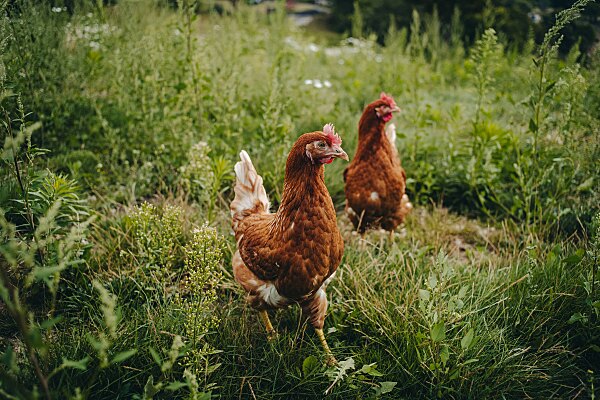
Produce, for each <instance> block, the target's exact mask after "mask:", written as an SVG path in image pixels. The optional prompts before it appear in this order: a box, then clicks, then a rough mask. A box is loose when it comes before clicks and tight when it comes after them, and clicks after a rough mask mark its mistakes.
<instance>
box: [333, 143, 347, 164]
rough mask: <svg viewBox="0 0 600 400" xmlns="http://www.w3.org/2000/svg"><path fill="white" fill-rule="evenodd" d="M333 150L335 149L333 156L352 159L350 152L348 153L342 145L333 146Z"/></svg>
mask: <svg viewBox="0 0 600 400" xmlns="http://www.w3.org/2000/svg"><path fill="white" fill-rule="evenodd" d="M332 150H333V154H331V155H332V156H334V157H337V158H341V159H342V160H346V161H350V158H348V154H346V152H345V151H344V149H342V147H341V146H333V147H332Z"/></svg>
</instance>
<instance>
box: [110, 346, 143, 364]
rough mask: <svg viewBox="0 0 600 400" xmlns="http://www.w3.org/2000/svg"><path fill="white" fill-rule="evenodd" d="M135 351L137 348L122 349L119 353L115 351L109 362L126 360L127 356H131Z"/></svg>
mask: <svg viewBox="0 0 600 400" xmlns="http://www.w3.org/2000/svg"><path fill="white" fill-rule="evenodd" d="M135 353H137V349H131V350H126V351H122V352H120V353H117V355H116V356H115V357H114V358H113V359H112V360H111V362H110V363H111V364H116V363H120V362H123V361H125V360H127V359H128V358H129V357H131V356H133V355H134V354H135Z"/></svg>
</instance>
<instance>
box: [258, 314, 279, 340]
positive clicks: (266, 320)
mask: <svg viewBox="0 0 600 400" xmlns="http://www.w3.org/2000/svg"><path fill="white" fill-rule="evenodd" d="M258 313H259V315H260V319H262V322H263V324H265V328H266V329H267V338H268V339H269V340H272V339H275V336H277V333H276V332H275V328H273V325H272V324H271V320H270V319H269V314H267V312H266V311H265V310H261V311H259V312H258Z"/></svg>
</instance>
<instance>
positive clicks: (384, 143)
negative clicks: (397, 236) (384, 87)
mask: <svg viewBox="0 0 600 400" xmlns="http://www.w3.org/2000/svg"><path fill="white" fill-rule="evenodd" d="M397 111H400V109H399V108H398V107H397V106H396V103H395V102H394V99H393V98H392V97H391V96H388V95H386V94H385V93H382V94H381V96H380V98H379V99H378V100H376V101H374V102H372V103H371V104H369V105H368V106H367V107H366V108H365V110H364V112H363V114H362V117H361V118H360V122H359V123H358V147H357V150H356V154H355V156H354V158H353V160H352V162H351V163H350V165H349V166H348V167H347V168H346V170H345V171H344V182H345V183H346V186H345V189H344V190H345V192H346V213H347V214H348V216H349V217H350V220H351V221H352V223H353V225H354V228H355V229H356V230H358V231H359V232H360V233H364V232H365V231H366V230H367V229H369V228H383V229H385V230H387V231H390V235H392V234H393V231H394V229H395V228H396V227H397V226H398V225H399V224H401V223H402V222H403V221H404V217H405V216H406V215H407V214H408V213H409V211H410V210H411V209H412V204H411V203H410V201H409V200H408V196H407V195H406V193H405V191H406V173H405V172H404V169H403V168H402V166H401V165H400V159H399V158H398V152H397V150H396V144H395V140H396V129H395V127H394V125H393V124H390V126H389V127H388V129H387V131H386V123H388V122H389V121H390V120H391V119H392V113H394V112H397Z"/></svg>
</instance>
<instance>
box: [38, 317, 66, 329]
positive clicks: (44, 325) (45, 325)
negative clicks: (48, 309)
mask: <svg viewBox="0 0 600 400" xmlns="http://www.w3.org/2000/svg"><path fill="white" fill-rule="evenodd" d="M62 319H63V317H62V315H59V316H58V317H54V318H51V319H47V320H46V321H44V322H42V323H41V324H40V328H42V329H49V328H52V327H53V326H54V325H56V324H58V323H59V322H60V321H62Z"/></svg>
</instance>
